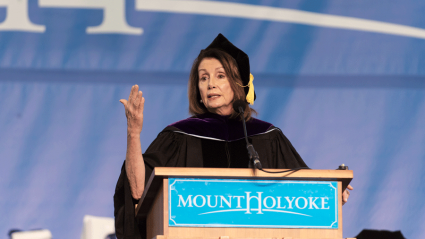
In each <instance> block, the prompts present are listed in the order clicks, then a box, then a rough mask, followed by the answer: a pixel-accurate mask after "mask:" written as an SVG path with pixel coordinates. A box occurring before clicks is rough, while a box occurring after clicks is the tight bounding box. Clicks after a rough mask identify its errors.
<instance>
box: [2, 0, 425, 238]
mask: <svg viewBox="0 0 425 239" xmlns="http://www.w3.org/2000/svg"><path fill="white" fill-rule="evenodd" d="M424 12H425V3H424V2H423V1H414V0H408V1H391V0H385V1H378V2H376V1H372V2H371V1H366V0H359V1H336V0H321V1H306V0H304V1H301V0H297V1H295V0H294V1H279V0H275V1H272V0H267V1H266V0H264V1H259V0H258V1H256V0H251V1H194V0H192V1H182V0H134V1H131V0H129V1H125V0H103V1H99V0H38V1H37V0H28V1H27V0H24V1H16V0H9V1H4V0H3V1H2V0H0V106H1V108H0V136H1V137H0V165H1V166H0V175H1V181H0V195H1V196H0V215H1V216H0V235H2V237H3V238H5V237H6V234H7V231H8V230H9V229H11V228H20V229H33V228H47V229H50V230H51V231H52V234H53V236H54V237H55V238H65V239H68V238H69V239H71V238H77V237H79V235H80V233H81V229H82V223H83V216H84V215H85V214H91V215H95V216H108V217H112V216H113V201H112V196H113V194H114V187H115V183H116V180H117V178H118V175H119V172H120V167H121V165H122V162H123V160H124V158H125V150H126V118H125V114H124V109H123V106H122V105H121V103H119V99H122V98H127V97H128V94H129V91H130V88H131V86H132V85H133V84H139V85H140V88H141V90H142V91H143V92H144V96H145V99H146V104H145V123H144V129H143V132H142V135H141V136H142V148H143V149H146V148H147V146H148V145H149V144H150V142H151V141H152V140H153V139H154V138H155V137H156V135H157V134H158V133H159V132H160V131H161V130H162V129H163V128H164V127H165V126H167V125H168V124H170V123H172V122H174V121H177V120H180V119H183V118H186V117H188V116H189V115H188V113H187V112H188V100H187V79H188V75H189V70H190V67H191V64H192V62H193V60H194V59H195V57H196V56H197V55H198V53H199V51H200V50H201V49H203V48H205V47H206V46H207V45H208V44H209V43H210V42H211V41H212V40H213V39H214V37H215V36H216V35H217V34H218V33H220V32H221V33H223V34H224V35H225V36H226V37H227V38H229V40H231V41H232V42H233V43H234V44H235V45H236V46H238V47H239V48H241V49H242V50H244V51H245V52H246V53H247V54H248V55H249V56H250V61H251V71H252V73H253V75H254V76H255V81H254V84H255V87H256V88H255V89H256V93H257V100H256V102H255V104H254V108H255V109H256V110H257V111H258V112H259V115H258V118H260V119H262V120H265V121H269V122H271V123H273V124H274V125H276V126H278V127H280V128H281V129H282V131H283V132H284V133H285V134H286V135H287V137H288V138H289V139H290V140H291V142H292V143H293V145H294V146H295V148H296V149H297V150H298V152H299V153H300V155H301V156H302V157H303V159H304V160H305V161H306V162H307V164H308V165H309V166H310V167H312V168H317V169H335V168H337V166H338V165H340V164H342V163H345V164H346V165H348V166H349V167H350V169H352V170H354V180H353V181H352V185H353V187H354V188H355V189H354V191H353V192H352V195H351V197H350V200H349V203H348V204H346V205H345V206H344V207H343V210H344V221H343V222H344V236H345V237H354V236H355V235H357V233H359V232H360V231H361V230H362V229H363V228H370V229H386V230H401V231H402V233H403V234H404V235H405V236H406V237H407V238H425V231H424V230H423V228H424V227H425V216H424V215H425V206H424V205H425V204H424V203H423V202H422V201H423V198H425V190H424V188H423V187H422V186H423V185H422V184H423V183H422V182H423V181H424V179H425V174H424V173H423V171H424V170H425V163H424V162H425V53H424V52H425V14H423V13H424Z"/></svg>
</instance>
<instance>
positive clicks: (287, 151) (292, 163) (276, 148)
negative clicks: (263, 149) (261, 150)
mask: <svg viewBox="0 0 425 239" xmlns="http://www.w3.org/2000/svg"><path fill="white" fill-rule="evenodd" d="M272 147H273V148H272V151H273V154H274V158H275V159H276V161H275V167H276V168H288V169H293V168H300V167H307V164H306V163H305V162H304V160H303V159H302V158H301V156H300V155H299V154H298V152H297V151H296V150H295V148H294V146H292V144H291V142H290V141H289V139H288V138H286V136H285V135H284V134H283V133H282V131H281V130H280V129H279V128H276V130H275V135H274V137H273V142H272Z"/></svg>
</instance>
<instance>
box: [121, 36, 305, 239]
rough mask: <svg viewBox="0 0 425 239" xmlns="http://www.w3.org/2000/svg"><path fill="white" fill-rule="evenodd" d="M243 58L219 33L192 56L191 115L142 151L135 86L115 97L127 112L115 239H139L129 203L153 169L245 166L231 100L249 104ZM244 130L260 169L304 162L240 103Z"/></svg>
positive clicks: (250, 97)
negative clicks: (125, 95) (122, 96)
mask: <svg viewBox="0 0 425 239" xmlns="http://www.w3.org/2000/svg"><path fill="white" fill-rule="evenodd" d="M252 81H253V77H252V75H251V74H250V70H249V59H248V56H247V55H246V54H245V53H244V52H243V51H241V50H240V49H238V48H237V47H235V46H234V45H233V44H232V43H230V42H229V41H228V40H227V39H226V38H225V37H224V36H223V35H221V34H219V35H218V36H217V38H216V39H215V40H214V41H213V42H212V43H211V44H210V45H209V46H208V47H207V48H206V49H205V50H202V51H201V53H200V54H199V56H198V57H197V58H196V60H195V62H194V64H193V66H192V70H191V73H190V79H189V90H188V91H189V92H188V93H189V112H190V113H191V114H192V115H193V117H191V118H188V119H185V120H182V121H179V122H176V123H173V124H171V125H169V126H168V127H166V128H165V129H164V130H163V131H162V132H161V133H160V134H159V135H158V137H157V138H156V139H155V140H154V142H152V144H151V145H150V146H149V148H148V149H147V150H146V152H145V153H144V154H142V150H141V145H140V133H141V131H142V127H143V105H144V98H143V96H142V92H141V91H139V89H138V86H137V85H135V86H133V87H132V89H131V93H130V96H129V99H128V101H127V100H120V102H121V103H122V104H123V105H124V106H125V111H126V116H127V125H128V127H127V155H126V160H125V164H124V166H123V168H122V172H121V176H120V178H119V180H118V183H117V188H116V192H115V195H114V204H115V220H116V234H117V237H118V238H124V237H125V238H127V237H132V238H140V237H141V235H143V236H142V237H141V238H144V237H145V236H144V234H145V230H144V228H145V226H144V225H143V223H141V224H140V225H137V222H133V221H134V204H135V203H136V202H137V199H140V197H141V196H142V194H143V190H144V186H145V182H146V181H147V179H148V178H149V176H150V174H151V173H152V170H153V168H154V167H159V166H163V167H215V168H220V167H222V168H228V167H230V168H246V167H248V164H249V157H248V153H247V149H246V143H245V140H244V133H243V126H242V122H241V121H240V120H239V118H240V117H239V115H238V113H236V112H234V111H233V102H234V101H235V100H239V99H241V100H245V99H246V100H247V101H248V102H249V103H250V104H253V103H254V100H255V92H254V86H253V84H252ZM244 112H245V115H244V117H245V119H246V120H247V124H246V127H247V133H248V137H249V140H250V141H251V143H252V144H253V145H254V147H255V149H256V150H257V152H258V154H259V156H260V160H261V163H262V166H263V167H264V168H298V167H306V166H307V165H306V164H305V163H304V161H303V160H302V159H301V157H300V156H299V154H298V153H297V152H296V150H295V149H294V147H293V146H292V145H291V143H290V142H289V140H288V139H287V138H286V137H285V136H284V135H283V134H282V132H281V131H280V130H279V129H278V128H276V127H274V126H273V125H272V124H270V123H267V122H264V121H261V120H258V119H255V118H252V113H253V112H255V111H254V110H253V109H251V108H250V107H249V105H248V104H247V105H246V106H245V110H244Z"/></svg>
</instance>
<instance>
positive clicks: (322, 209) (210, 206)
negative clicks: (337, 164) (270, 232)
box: [168, 178, 338, 229]
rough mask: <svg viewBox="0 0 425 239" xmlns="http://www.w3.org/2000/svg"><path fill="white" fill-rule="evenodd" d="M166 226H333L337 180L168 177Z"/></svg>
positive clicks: (336, 214) (336, 210) (336, 209)
mask: <svg viewBox="0 0 425 239" xmlns="http://www.w3.org/2000/svg"><path fill="white" fill-rule="evenodd" d="M168 182H169V183H168V197H169V205H168V210H169V212H168V215H169V226H174V227H256V228H330V229H337V228H338V198H337V195H338V191H337V188H338V187H337V182H329V181H327V182H317V181H287V180H248V179H198V178H169V181H168Z"/></svg>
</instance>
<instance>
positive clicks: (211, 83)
mask: <svg viewBox="0 0 425 239" xmlns="http://www.w3.org/2000/svg"><path fill="white" fill-rule="evenodd" d="M215 87H216V79H215V77H211V78H210V80H209V81H208V89H212V88H215Z"/></svg>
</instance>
